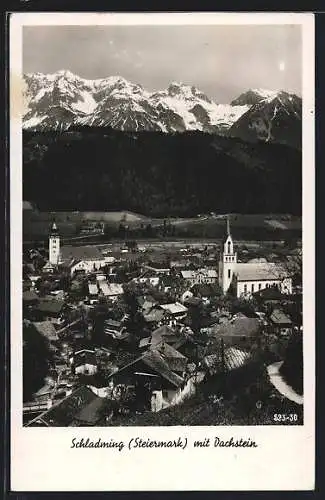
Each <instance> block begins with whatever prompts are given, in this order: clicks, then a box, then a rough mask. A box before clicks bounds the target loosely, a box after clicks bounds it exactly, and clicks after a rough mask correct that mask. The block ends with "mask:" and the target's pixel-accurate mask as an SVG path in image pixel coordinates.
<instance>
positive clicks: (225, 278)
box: [219, 217, 237, 293]
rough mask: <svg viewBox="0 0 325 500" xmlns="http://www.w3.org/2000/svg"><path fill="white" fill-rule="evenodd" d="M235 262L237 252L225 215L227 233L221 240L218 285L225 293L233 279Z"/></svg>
mask: <svg viewBox="0 0 325 500" xmlns="http://www.w3.org/2000/svg"><path fill="white" fill-rule="evenodd" d="M236 264H237V252H234V243H233V240H232V237H231V234H230V223H229V217H227V235H226V238H225V240H224V242H223V252H222V253H221V255H220V260H219V285H220V286H221V288H222V291H223V293H226V292H227V291H228V289H229V287H230V284H231V282H232V280H233V276H234V271H235V268H236Z"/></svg>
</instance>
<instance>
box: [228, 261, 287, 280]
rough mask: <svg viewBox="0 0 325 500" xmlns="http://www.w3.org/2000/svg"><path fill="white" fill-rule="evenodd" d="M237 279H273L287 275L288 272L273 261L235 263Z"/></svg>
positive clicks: (280, 278)
mask: <svg viewBox="0 0 325 500" xmlns="http://www.w3.org/2000/svg"><path fill="white" fill-rule="evenodd" d="M235 273H236V275H237V281H274V280H282V279H284V278H286V277H288V272H287V271H286V270H285V269H283V268H282V267H281V266H280V265H279V264H275V263H274V262H254V263H243V262H240V263H237V264H236V268H235Z"/></svg>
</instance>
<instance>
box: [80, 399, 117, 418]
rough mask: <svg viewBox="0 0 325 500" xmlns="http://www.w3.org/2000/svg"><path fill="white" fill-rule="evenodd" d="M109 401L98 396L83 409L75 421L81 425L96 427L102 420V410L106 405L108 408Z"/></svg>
mask: <svg viewBox="0 0 325 500" xmlns="http://www.w3.org/2000/svg"><path fill="white" fill-rule="evenodd" d="M108 401H109V400H108V399H107V398H100V397H97V396H96V397H95V398H94V399H93V400H92V401H91V402H90V403H89V404H87V405H85V406H84V407H82V408H81V410H80V411H79V413H77V414H76V415H75V417H74V421H75V422H76V423H79V424H86V425H96V424H97V422H98V421H99V420H100V418H101V409H102V408H103V406H104V405H105V408H107V403H108ZM112 406H113V404H112Z"/></svg>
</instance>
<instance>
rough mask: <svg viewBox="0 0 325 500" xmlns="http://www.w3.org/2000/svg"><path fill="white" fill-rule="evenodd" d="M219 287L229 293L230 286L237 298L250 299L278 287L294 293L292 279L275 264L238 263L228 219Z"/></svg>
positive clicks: (221, 259)
mask: <svg viewBox="0 0 325 500" xmlns="http://www.w3.org/2000/svg"><path fill="white" fill-rule="evenodd" d="M219 285H220V287H221V288H222V290H223V293H227V292H228V290H229V288H230V285H232V286H233V287H234V290H235V294H236V297H249V296H250V295H252V294H253V293H255V292H258V291H259V290H262V289H264V288H269V287H272V286H276V287H277V288H279V290H280V291H281V292H282V293H286V294H291V293H292V279H291V277H290V276H289V274H288V272H287V271H286V270H285V269H284V268H283V267H281V265H279V264H277V263H274V262H247V263H244V262H238V261H237V252H235V251H234V243H233V239H232V236H231V233H230V224H229V219H227V234H226V238H225V240H224V242H223V248H222V252H221V255H220V260H219Z"/></svg>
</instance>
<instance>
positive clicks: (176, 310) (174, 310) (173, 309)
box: [160, 302, 188, 314]
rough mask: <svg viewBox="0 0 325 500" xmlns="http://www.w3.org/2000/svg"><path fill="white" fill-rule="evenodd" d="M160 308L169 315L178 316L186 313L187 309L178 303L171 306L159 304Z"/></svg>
mask: <svg viewBox="0 0 325 500" xmlns="http://www.w3.org/2000/svg"><path fill="white" fill-rule="evenodd" d="M160 307H161V308H162V309H164V310H165V311H167V312H169V313H170V314H180V313H186V312H187V311H188V309H187V307H185V306H184V305H183V304H180V303H179V302H175V303H173V304H161V305H160Z"/></svg>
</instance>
